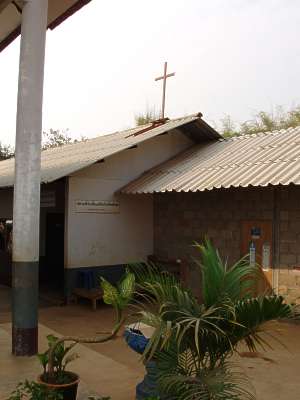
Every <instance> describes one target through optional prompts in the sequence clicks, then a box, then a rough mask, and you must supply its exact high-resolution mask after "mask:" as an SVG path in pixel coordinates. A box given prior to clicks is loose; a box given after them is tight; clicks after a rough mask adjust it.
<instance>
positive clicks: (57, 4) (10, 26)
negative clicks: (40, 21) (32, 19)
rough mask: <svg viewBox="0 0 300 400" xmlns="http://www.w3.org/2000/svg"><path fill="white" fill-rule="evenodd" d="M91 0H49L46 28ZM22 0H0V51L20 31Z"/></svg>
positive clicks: (61, 20)
mask: <svg viewBox="0 0 300 400" xmlns="http://www.w3.org/2000/svg"><path fill="white" fill-rule="evenodd" d="M90 1H91V0H49V5H48V28H50V29H54V28H56V27H57V26H58V25H59V24H61V23H62V22H63V21H65V20H66V19H67V18H68V17H70V16H71V15H73V14H74V13H75V12H76V11H78V10H79V9H80V8H82V7H83V6H85V5H86V4H88V3H89V2H90ZM23 3H24V1H23V0H0V52H1V51H2V50H3V49H5V47H7V46H8V45H9V44H10V43H11V42H12V41H13V40H14V39H16V38H17V37H18V36H19V35H20V33H21V18H22V8H23Z"/></svg>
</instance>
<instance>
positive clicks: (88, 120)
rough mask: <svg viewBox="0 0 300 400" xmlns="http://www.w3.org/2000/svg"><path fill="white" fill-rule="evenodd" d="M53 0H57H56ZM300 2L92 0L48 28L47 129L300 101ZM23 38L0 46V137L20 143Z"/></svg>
mask: <svg viewBox="0 0 300 400" xmlns="http://www.w3.org/2000/svg"><path fill="white" fill-rule="evenodd" d="M50 1H51V0H50ZM299 37H300V3H299V0H284V1H282V0H209V1H204V0H163V1H162V0H151V1H149V0H128V1H124V0H109V1H103V0H93V1H92V2H91V3H90V4H88V5H87V6H86V7H84V8H83V9H81V10H80V11H79V12H78V13H76V14H75V15H74V16H73V17H71V18H70V19H68V20H67V21H66V22H65V23H64V24H62V25H60V26H59V27H58V28H56V29H55V30H54V31H48V33H47V45H46V65H45V83H44V105H43V130H49V129H50V128H52V129H60V130H69V134H70V136H72V137H74V138H76V137H80V136H81V135H83V136H85V137H94V136H97V135H101V134H105V133H110V132H114V131H116V130H122V129H127V128H129V127H131V126H133V125H134V116H135V115H136V114H139V113H143V112H144V111H145V110H146V109H147V108H149V109H152V108H155V109H156V111H159V109H160V104H161V93H162V84H161V82H155V81H154V78H155V77H157V76H159V75H161V74H162V72H163V64H164V62H165V61H168V67H169V72H176V75H175V77H172V78H169V79H168V82H167V98H166V116H168V117H170V118H172V117H180V116H183V115H187V114H192V113H196V112H199V111H200V112H202V114H203V118H204V119H205V120H206V121H207V122H209V123H211V124H216V123H219V121H220V120H221V119H222V118H224V116H226V115H230V116H231V117H232V118H233V120H234V121H236V122H237V123H239V122H242V121H246V120H249V119H251V118H252V117H253V115H254V114H255V113H256V112H258V111H260V110H266V111H272V109H274V107H276V106H277V105H282V106H284V107H286V108H287V109H288V108H290V107H292V106H295V105H298V104H300V72H299V71H300V42H299ZM19 46H20V42H19V39H18V40H16V41H15V42H14V43H13V44H12V45H10V46H9V47H8V48H7V49H5V50H4V51H3V52H2V53H0V110H1V114H0V115H1V118H0V141H1V142H2V143H4V144H10V145H14V140H15V119H16V103H17V101H16V99H17V80H18V62H19V61H18V58H19Z"/></svg>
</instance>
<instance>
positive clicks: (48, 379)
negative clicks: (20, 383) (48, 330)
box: [38, 335, 79, 400]
mask: <svg viewBox="0 0 300 400" xmlns="http://www.w3.org/2000/svg"><path fill="white" fill-rule="evenodd" d="M47 340H48V349H47V350H46V351H45V352H44V353H41V354H38V359H39V361H40V363H41V365H42V367H43V373H42V374H41V375H40V376H39V377H38V383H40V384H42V386H45V387H46V388H47V389H48V390H49V391H51V390H53V391H56V392H58V393H61V395H62V398H63V399H64V400H75V399H76V396H77V388H78V384H79V376H78V375H77V374H75V373H74V372H70V371H67V370H66V367H67V365H68V364H69V363H70V362H72V361H74V360H76V359H77V358H78V354H77V353H70V350H71V349H72V348H73V347H74V346H75V345H76V342H74V343H72V344H71V345H69V346H66V345H65V343H64V342H60V343H58V345H57V346H55V348H54V352H53V371H52V373H50V371H49V353H50V349H51V348H52V347H53V346H54V345H55V344H56V343H57V342H58V340H59V339H58V337H56V336H54V335H48V336H47Z"/></svg>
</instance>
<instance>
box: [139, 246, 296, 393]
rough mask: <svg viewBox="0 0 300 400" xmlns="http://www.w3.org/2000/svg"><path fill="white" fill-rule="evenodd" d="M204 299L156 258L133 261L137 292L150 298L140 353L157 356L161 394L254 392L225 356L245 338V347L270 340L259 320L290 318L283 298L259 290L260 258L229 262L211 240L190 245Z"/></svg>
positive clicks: (254, 349) (255, 347)
mask: <svg viewBox="0 0 300 400" xmlns="http://www.w3.org/2000/svg"><path fill="white" fill-rule="evenodd" d="M196 247H197V249H198V250H199V253H200V254H199V255H200V256H201V261H197V263H198V265H199V266H200V271H201V274H202V279H201V281H202V292H201V296H202V301H201V302H199V301H198V300H197V299H196V298H195V296H194V295H193V294H192V293H191V291H190V290H188V289H186V288H184V287H183V286H182V285H181V284H180V282H178V281H177V280H176V279H175V278H174V277H173V276H172V275H169V274H168V273H162V272H161V270H160V269H159V268H158V267H156V266H153V265H151V266H146V267H142V266H139V267H138V268H135V271H136V277H137V282H138V286H139V292H140V294H141V295H142V296H143V297H144V298H145V299H146V300H147V301H149V303H151V307H150V308H149V310H148V309H147V310H146V311H145V309H144V310H142V311H141V312H140V315H141V321H142V322H143V323H146V324H148V325H150V326H152V327H154V328H155V330H154V334H153V336H152V337H151V340H150V341H149V344H148V346H147V348H146V350H145V353H144V357H145V359H146V360H147V359H148V360H149V359H155V360H156V362H157V369H158V383H159V385H160V390H161V393H162V397H163V398H164V397H166V398H172V399H175V398H176V399H178V400H194V399H203V400H206V399H207V400H208V399H218V400H221V399H222V400H223V399H224V400H225V399H226V400H229V399H231V400H242V399H243V400H244V399H254V398H255V396H254V394H253V389H252V386H251V385H250V383H249V381H248V380H247V378H246V376H245V375H244V374H243V373H241V372H240V370H239V368H238V367H237V366H236V365H234V364H232V363H231V362H230V361H229V360H230V357H231V356H232V355H233V354H234V353H236V352H237V346H238V344H239V343H241V342H244V343H245V344H246V345H247V347H248V349H249V351H250V352H257V351H258V350H259V348H263V349H265V348H266V347H268V342H267V340H266V336H265V333H264V330H263V325H264V324H265V323H266V322H267V321H270V320H278V319H282V318H291V317H292V315H293V309H292V307H291V306H290V305H288V304H285V303H284V301H283V298H282V297H280V296H276V295H274V294H272V293H270V294H260V295H257V283H258V281H259V280H260V279H263V272H262V271H261V269H260V267H259V266H251V265H249V263H248V262H247V258H244V259H242V260H240V261H239V262H237V263H236V264H234V265H233V266H231V267H228V265H227V264H226V263H224V262H223V261H222V259H221V257H220V256H219V253H218V251H217V250H216V249H215V248H214V247H213V246H212V244H211V243H210V242H209V241H205V243H204V244H203V245H198V244H197V245H196Z"/></svg>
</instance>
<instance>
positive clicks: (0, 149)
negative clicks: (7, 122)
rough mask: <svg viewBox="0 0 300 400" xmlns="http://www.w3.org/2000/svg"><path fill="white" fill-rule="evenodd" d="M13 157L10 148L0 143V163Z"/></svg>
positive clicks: (12, 151)
mask: <svg viewBox="0 0 300 400" xmlns="http://www.w3.org/2000/svg"><path fill="white" fill-rule="evenodd" d="M13 156H14V150H13V148H12V147H10V146H8V145H5V144H2V143H0V161H1V160H7V159H8V158H11V157H13Z"/></svg>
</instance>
